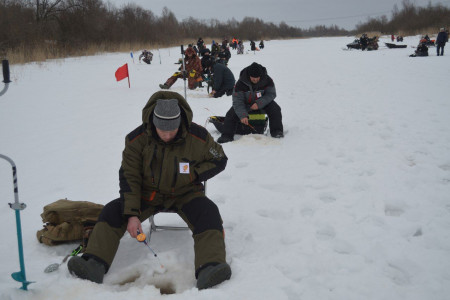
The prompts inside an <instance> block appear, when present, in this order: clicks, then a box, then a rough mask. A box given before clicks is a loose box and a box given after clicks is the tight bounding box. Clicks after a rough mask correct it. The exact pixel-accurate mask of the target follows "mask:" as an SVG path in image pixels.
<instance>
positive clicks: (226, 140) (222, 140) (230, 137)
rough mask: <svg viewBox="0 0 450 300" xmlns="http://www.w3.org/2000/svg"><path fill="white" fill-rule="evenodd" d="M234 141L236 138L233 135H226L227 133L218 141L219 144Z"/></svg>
mask: <svg viewBox="0 0 450 300" xmlns="http://www.w3.org/2000/svg"><path fill="white" fill-rule="evenodd" d="M232 141H234V138H233V137H232V136H229V135H225V134H222V135H221V136H220V138H218V139H217V142H218V143H219V144H223V143H228V142H232Z"/></svg>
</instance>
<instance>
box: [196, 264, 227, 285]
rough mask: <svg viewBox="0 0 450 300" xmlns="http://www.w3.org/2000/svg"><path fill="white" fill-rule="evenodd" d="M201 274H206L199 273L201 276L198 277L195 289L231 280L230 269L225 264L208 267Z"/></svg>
mask: <svg viewBox="0 0 450 300" xmlns="http://www.w3.org/2000/svg"><path fill="white" fill-rule="evenodd" d="M202 272H206V273H204V274H201V273H200V274H201V275H203V276H199V279H198V280H197V288H198V289H199V290H203V289H207V288H210V287H213V286H215V285H218V284H219V283H222V282H224V281H225V280H228V279H230V278H231V268H230V266H229V265H228V264H226V263H224V264H220V265H217V266H214V267H208V268H206V269H205V270H203V271H202ZM203 278H204V279H203Z"/></svg>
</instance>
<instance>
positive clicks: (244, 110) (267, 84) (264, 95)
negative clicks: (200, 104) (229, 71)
mask: <svg viewBox="0 0 450 300" xmlns="http://www.w3.org/2000/svg"><path fill="white" fill-rule="evenodd" d="M276 96H277V93H276V90H275V84H274V82H273V80H272V78H270V76H269V75H267V70H266V68H265V67H263V66H262V65H260V64H258V63H255V62H254V63H252V64H251V65H250V66H248V67H246V68H244V69H243V70H242V71H241V73H240V75H239V80H238V81H237V82H236V86H235V87H234V91H233V97H232V98H233V106H232V107H231V108H230V110H229V111H228V112H227V114H226V116H225V121H224V127H223V132H222V135H221V137H219V139H218V140H217V142H218V143H227V142H231V141H233V140H234V134H235V132H236V125H237V124H238V123H239V122H241V123H243V124H245V125H249V124H248V113H249V111H255V110H261V109H262V110H264V111H265V113H266V114H267V116H268V117H269V127H270V135H271V136H272V137H274V138H282V137H284V134H283V122H282V115H281V108H280V106H279V105H278V104H277V103H276V102H275V100H274V99H275V97H276Z"/></svg>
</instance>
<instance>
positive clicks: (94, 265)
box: [67, 256, 106, 283]
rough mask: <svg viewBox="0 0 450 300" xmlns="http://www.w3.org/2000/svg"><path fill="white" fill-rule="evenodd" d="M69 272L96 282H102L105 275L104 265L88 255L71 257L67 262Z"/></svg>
mask: <svg viewBox="0 0 450 300" xmlns="http://www.w3.org/2000/svg"><path fill="white" fill-rule="evenodd" d="M67 267H68V268H69V271H70V273H71V274H73V275H75V276H77V277H78V278H81V279H87V280H90V281H93V282H96V283H103V277H104V276H105V272H106V269H105V265H104V264H103V263H101V262H99V261H98V260H96V259H94V258H92V257H90V258H87V259H86V258H85V257H79V256H74V257H72V258H71V259H70V260H69V262H68V263H67Z"/></svg>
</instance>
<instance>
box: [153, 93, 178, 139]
mask: <svg viewBox="0 0 450 300" xmlns="http://www.w3.org/2000/svg"><path fill="white" fill-rule="evenodd" d="M180 122H181V114H180V106H179V105H178V100H177V99H159V100H157V102H156V106H155V109H154V111H153V124H154V125H155V126H156V128H158V129H160V130H163V131H172V130H175V129H177V128H178V127H179V126H180Z"/></svg>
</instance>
